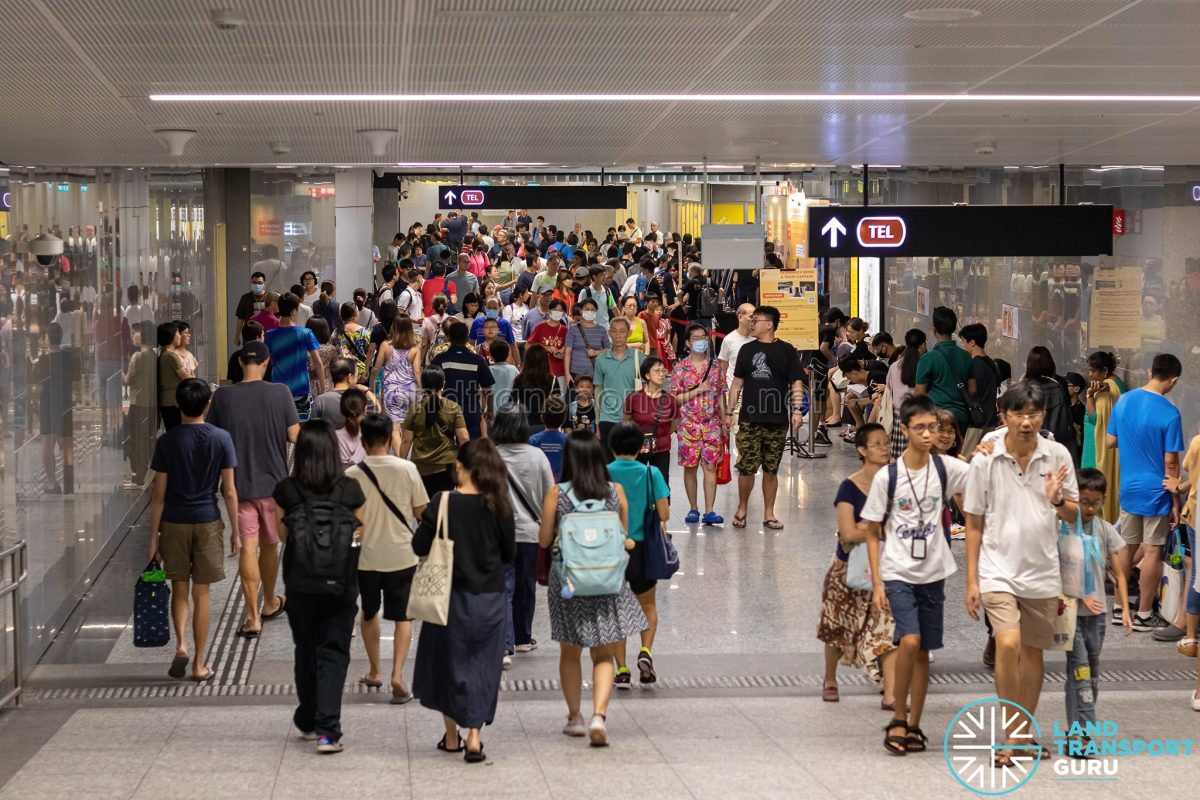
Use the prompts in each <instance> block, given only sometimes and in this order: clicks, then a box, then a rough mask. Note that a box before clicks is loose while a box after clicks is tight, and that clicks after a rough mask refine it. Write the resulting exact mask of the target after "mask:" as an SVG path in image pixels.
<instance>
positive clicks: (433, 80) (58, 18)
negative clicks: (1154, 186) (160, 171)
mask: <svg viewBox="0 0 1200 800" xmlns="http://www.w3.org/2000/svg"><path fill="white" fill-rule="evenodd" d="M222 4H225V3H214V2H212V1H211V0H175V1H174V2H172V3H163V2H161V0H111V2H107V3H101V4H97V3H94V2H93V3H84V2H82V0H27V1H26V2H23V3H10V4H7V5H6V7H5V10H6V16H5V25H3V26H0V71H2V72H3V74H4V75H5V77H6V79H7V80H6V82H5V84H6V94H5V110H6V112H7V113H5V114H3V115H0V160H3V161H6V162H8V163H18V164H20V163H24V164H71V165H129V164H170V163H172V162H176V163H179V164H194V165H203V164H214V163H221V164H262V163H272V162H280V161H283V160H286V161H287V162H289V163H292V162H302V163H309V162H313V163H329V164H336V163H370V162H374V161H380V159H376V158H374V157H373V156H372V155H371V154H370V152H369V149H368V147H367V145H366V143H365V142H364V141H363V140H362V138H361V137H359V136H358V135H356V134H355V131H356V130H358V129H361V128H377V127H384V128H395V129H397V130H398V131H399V135H398V136H397V137H396V139H395V140H394V141H393V142H392V144H391V146H390V148H389V149H388V151H387V153H386V155H385V156H384V157H383V159H382V160H381V161H382V162H394V161H400V160H404V161H443V160H445V161H456V162H457V161H464V162H472V161H474V162H480V161H545V162H551V163H555V164H571V163H580V164H602V163H614V162H616V163H621V164H629V163H633V164H638V163H659V162H662V161H668V160H678V161H697V160H699V159H700V158H702V157H704V156H705V155H707V156H709V157H710V158H712V159H714V160H721V159H724V160H729V161H733V163H737V162H738V161H742V160H752V159H753V157H754V156H756V155H761V156H762V157H763V158H764V159H767V160H781V161H784V160H787V161H793V160H794V161H807V162H829V161H852V162H855V163H857V162H859V161H862V160H864V158H866V157H869V158H874V159H876V160H879V159H883V160H885V161H886V162H887V163H911V164H920V163H950V162H957V163H981V157H980V156H978V155H977V154H975V153H974V150H973V142H974V141H975V140H977V139H979V138H982V137H993V138H995V139H996V140H997V141H998V142H999V143H1000V150H999V151H998V153H997V158H1012V159H1013V160H1018V161H1022V162H1025V161H1029V162H1032V161H1034V160H1041V159H1051V160H1052V159H1055V158H1058V157H1062V156H1064V155H1065V154H1073V153H1084V152H1086V153H1087V155H1088V157H1089V158H1093V157H1094V159H1095V160H1098V161H1108V162H1116V161H1119V160H1126V159H1127V157H1128V155H1129V154H1130V153H1136V152H1139V151H1140V152H1141V155H1139V156H1137V158H1136V159H1135V160H1137V161H1139V162H1146V163H1151V162H1155V163H1171V162H1175V163H1184V162H1188V161H1191V162H1194V161H1197V160H1198V156H1197V152H1196V148H1195V144H1194V143H1195V142H1196V141H1200V115H1197V114H1188V113H1185V112H1187V111H1188V109H1187V108H1181V107H1180V106H1178V105H1172V104H1152V105H1151V104H1137V105H1111V104H1110V105H1107V106H1105V105H1103V104H1092V103H1089V104H1062V103H1057V104H1054V103H1042V104H999V103H971V104H962V103H949V104H943V105H938V104H933V103H916V102H893V103H869V104H858V105H851V104H844V103H832V102H822V103H805V104H794V105H786V106H779V105H770V104H762V103H731V104H722V105H705V104H700V103H694V102H693V103H683V102H677V103H657V104H654V103H641V102H639V103H593V104H578V103H576V104H562V103H556V104H548V103H508V104H500V103H496V102H494V101H490V100H489V99H488V98H489V96H490V95H491V94H493V93H496V92H505V93H511V92H518V93H529V94H531V95H536V94H545V93H553V92H559V93H589V92H603V93H613V92H622V91H627V92H631V93H729V94H742V93H760V94H761V93H779V94H782V93H798V92H805V93H807V92H813V93H822V92H839V91H840V92H847V93H865V92H869V93H914V92H917V93H957V92H961V91H967V90H971V91H975V92H981V93H989V92H990V93H998V92H1010V93H1028V92H1042V93H1049V92H1052V93H1112V94H1119V93H1129V94H1136V93H1195V92H1197V91H1198V87H1200V56H1198V55H1197V53H1198V50H1197V48H1196V46H1195V42H1196V41H1197V39H1198V37H1200V0H955V2H954V3H952V4H950V5H954V6H965V7H968V8H973V9H976V10H978V11H979V12H980V14H979V16H978V17H976V18H974V19H970V20H965V21H963V22H960V23H954V24H945V23H929V22H918V21H913V20H910V19H907V18H906V17H905V16H904V13H905V12H906V11H912V10H914V9H919V8H924V7H928V6H941V5H946V4H944V3H938V2H934V0H810V2H804V3H800V2H789V1H788V0H592V1H591V2H589V3H587V4H582V3H577V4H563V3H561V2H557V0H407V1H406V2H396V0H348V1H347V2H343V3H329V2H326V1H325V0H255V1H254V2H243V0H229V3H228V4H229V5H238V6H239V8H240V10H241V11H242V13H244V14H245V16H246V18H247V25H246V26H245V27H244V28H243V29H241V30H237V31H219V30H217V29H216V28H215V27H214V26H213V24H212V23H211V21H210V19H209V10H210V8H211V7H212V6H215V5H222ZM564 6H566V7H564ZM33 32H41V33H40V36H41V37H42V39H41V40H36V39H35V35H34V33H33ZM34 43H36V45H37V46H36V47H34V46H31V45H32V44H34ZM43 53H53V57H52V58H45V57H41V54H43ZM258 91H270V92H279V93H294V92H305V93H320V92H339V93H345V92H362V93H397V92H412V93H426V92H429V93H439V92H442V93H450V92H452V93H471V92H474V93H478V95H479V100H478V101H477V102H472V103H459V102H455V103H451V102H446V103H421V104H385V103H353V104H323V103H275V104H202V103H184V104H163V103H152V102H150V101H149V100H148V95H149V94H151V93H185V92H210V93H231V92H258ZM163 127H185V128H194V129H196V130H197V131H198V132H199V133H198V135H197V136H196V138H195V139H194V140H193V141H192V143H191V144H189V145H188V148H187V151H186V155H185V156H184V157H183V158H181V159H171V158H169V157H168V156H167V155H166V151H165V147H164V146H163V145H162V143H161V142H159V141H158V139H157V138H156V137H155V136H154V134H153V130H154V129H156V128H163ZM272 142H283V143H286V145H287V147H288V148H289V152H288V153H286V154H283V155H278V154H273V153H272V152H271V148H270V145H271V143H272ZM1189 143H1190V146H1189ZM988 163H990V162H988Z"/></svg>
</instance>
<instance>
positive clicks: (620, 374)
mask: <svg viewBox="0 0 1200 800" xmlns="http://www.w3.org/2000/svg"><path fill="white" fill-rule="evenodd" d="M641 365H642V356H641V351H640V350H638V351H636V352H635V351H634V350H633V349H632V348H631V349H629V350H626V351H625V357H624V358H617V357H616V356H614V355H613V352H612V350H611V349H608V350H605V351H604V352H603V353H601V354H600V355H598V356H596V368H595V371H594V373H593V374H592V382H593V383H594V384H595V386H596V403H597V404H598V405H599V407H600V415H599V417H598V419H599V420H600V421H601V422H620V421H621V419H622V414H623V413H624V410H625V398H626V397H628V396H629V395H631V394H633V388H634V384H635V379H636V377H637V372H638V369H639V368H640V367H641Z"/></svg>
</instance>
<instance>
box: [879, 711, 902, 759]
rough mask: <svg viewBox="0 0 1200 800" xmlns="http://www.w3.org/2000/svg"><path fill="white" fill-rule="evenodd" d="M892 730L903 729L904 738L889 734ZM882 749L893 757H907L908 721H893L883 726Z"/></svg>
mask: <svg viewBox="0 0 1200 800" xmlns="http://www.w3.org/2000/svg"><path fill="white" fill-rule="evenodd" d="M892 728H903V729H904V736H897V735H895V734H889V733H888V731H890V730H891V729H892ZM883 733H884V736H883V749H884V750H887V751H888V752H889V753H891V754H892V755H894V756H906V755H908V720H903V719H893V720H892V721H891V722H889V723H888V724H887V725H884V726H883Z"/></svg>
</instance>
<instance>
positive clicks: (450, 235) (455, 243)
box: [442, 211, 470, 250]
mask: <svg viewBox="0 0 1200 800" xmlns="http://www.w3.org/2000/svg"><path fill="white" fill-rule="evenodd" d="M469 225H470V223H468V222H467V218H466V217H464V216H463V215H462V214H460V213H459V212H457V211H451V212H450V213H449V214H447V215H446V221H445V222H443V223H442V230H443V231H445V232H446V233H445V237H446V242H447V244H449V245H450V247H451V248H452V249H454V250H461V249H462V243H463V239H464V238H465V237H466V235H467V229H468V227H469Z"/></svg>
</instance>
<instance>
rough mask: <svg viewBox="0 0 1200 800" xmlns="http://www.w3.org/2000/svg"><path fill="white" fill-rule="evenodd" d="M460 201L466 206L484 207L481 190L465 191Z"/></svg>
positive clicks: (460, 196)
mask: <svg viewBox="0 0 1200 800" xmlns="http://www.w3.org/2000/svg"><path fill="white" fill-rule="evenodd" d="M459 199H460V200H461V201H462V204H463V205H464V206H481V205H483V199H484V198H483V192H482V191H480V190H479V189H463V191H462V194H461V195H459Z"/></svg>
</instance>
